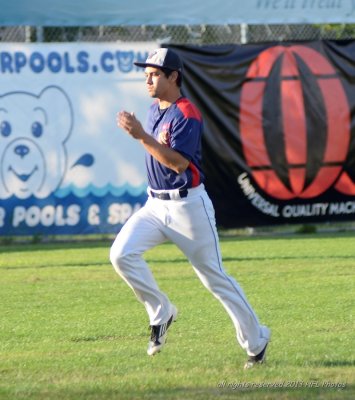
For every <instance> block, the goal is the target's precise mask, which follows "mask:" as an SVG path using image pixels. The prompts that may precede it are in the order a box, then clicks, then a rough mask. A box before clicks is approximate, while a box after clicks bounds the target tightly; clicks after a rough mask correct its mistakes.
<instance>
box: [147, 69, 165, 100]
mask: <svg viewBox="0 0 355 400" xmlns="http://www.w3.org/2000/svg"><path fill="white" fill-rule="evenodd" d="M145 77H146V80H145V82H146V85H147V89H148V93H149V95H150V96H151V97H153V98H158V99H163V98H164V95H165V94H166V92H167V91H168V90H169V80H168V78H167V77H166V76H165V75H164V73H163V71H162V70H160V69H159V68H153V67H146V69H145Z"/></svg>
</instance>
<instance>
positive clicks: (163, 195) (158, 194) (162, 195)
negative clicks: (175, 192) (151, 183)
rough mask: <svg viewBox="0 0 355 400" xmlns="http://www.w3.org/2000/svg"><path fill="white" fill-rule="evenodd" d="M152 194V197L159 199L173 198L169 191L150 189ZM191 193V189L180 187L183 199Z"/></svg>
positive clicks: (180, 194)
mask: <svg viewBox="0 0 355 400" xmlns="http://www.w3.org/2000/svg"><path fill="white" fill-rule="evenodd" d="M149 192H150V195H151V196H152V197H155V198H157V199H159V200H172V198H171V197H170V194H169V193H168V192H153V190H150V191H149ZM188 194H189V191H188V190H187V189H179V196H180V197H181V198H182V199H183V198H184V197H187V195H188Z"/></svg>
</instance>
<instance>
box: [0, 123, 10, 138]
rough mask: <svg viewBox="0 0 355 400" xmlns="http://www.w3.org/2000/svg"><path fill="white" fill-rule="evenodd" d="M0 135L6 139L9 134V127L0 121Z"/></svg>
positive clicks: (8, 124)
mask: <svg viewBox="0 0 355 400" xmlns="http://www.w3.org/2000/svg"><path fill="white" fill-rule="evenodd" d="M0 133H1V134H2V136H4V137H7V136H9V135H10V134H11V125H10V123H9V122H7V121H2V122H1V124H0Z"/></svg>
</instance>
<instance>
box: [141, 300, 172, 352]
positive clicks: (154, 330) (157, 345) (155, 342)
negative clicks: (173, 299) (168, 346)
mask: <svg viewBox="0 0 355 400" xmlns="http://www.w3.org/2000/svg"><path fill="white" fill-rule="evenodd" d="M177 314H178V310H177V308H176V307H175V306H174V305H173V306H172V314H171V317H170V318H169V321H168V322H165V324H161V325H151V326H150V328H151V335H150V341H149V344H148V350H147V353H148V355H149V356H154V355H155V354H157V353H159V352H160V351H161V349H162V347H163V346H164V344H165V342H166V337H167V334H168V329H169V327H170V325H171V323H172V322H175V321H176V319H177Z"/></svg>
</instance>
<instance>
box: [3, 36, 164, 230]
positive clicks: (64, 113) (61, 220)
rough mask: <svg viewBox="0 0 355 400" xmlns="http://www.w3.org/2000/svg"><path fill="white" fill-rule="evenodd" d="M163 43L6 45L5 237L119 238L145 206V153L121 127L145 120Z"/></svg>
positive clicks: (4, 72)
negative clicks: (146, 68)
mask: <svg viewBox="0 0 355 400" xmlns="http://www.w3.org/2000/svg"><path fill="white" fill-rule="evenodd" d="M156 47H158V45H157V44H156V43H124V44H116V43H101V44H91V43H90V44H85V43H69V44H68V43H65V44H59V43H58V44H52V43H51V44H1V45H0V235H41V234H82V233H114V232H116V231H118V230H119V229H120V227H121V226H122V224H123V223H124V222H125V221H126V220H127V218H128V217H129V216H130V215H131V214H132V213H133V212H134V211H135V210H137V209H138V208H140V207H141V206H142V204H143V203H144V202H145V200H146V176H145V168H144V152H143V150H142V149H141V147H140V146H139V145H138V144H137V143H136V142H135V141H134V140H132V139H131V138H130V137H128V136H127V135H126V134H125V133H124V132H123V131H122V130H120V129H118V128H117V126H116V123H115V115H116V112H117V111H119V110H121V109H126V110H129V111H134V112H135V113H136V115H137V116H138V117H139V118H140V119H141V120H142V121H144V120H145V117H146V113H147V110H148V107H149V105H150V103H151V101H152V99H151V98H149V96H148V95H147V93H146V90H145V85H144V72H143V70H142V69H138V68H137V67H135V66H134V65H133V61H135V60H137V59H139V60H145V59H146V57H147V54H148V52H149V51H150V50H152V49H154V48H156Z"/></svg>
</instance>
